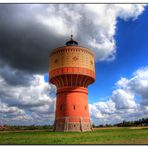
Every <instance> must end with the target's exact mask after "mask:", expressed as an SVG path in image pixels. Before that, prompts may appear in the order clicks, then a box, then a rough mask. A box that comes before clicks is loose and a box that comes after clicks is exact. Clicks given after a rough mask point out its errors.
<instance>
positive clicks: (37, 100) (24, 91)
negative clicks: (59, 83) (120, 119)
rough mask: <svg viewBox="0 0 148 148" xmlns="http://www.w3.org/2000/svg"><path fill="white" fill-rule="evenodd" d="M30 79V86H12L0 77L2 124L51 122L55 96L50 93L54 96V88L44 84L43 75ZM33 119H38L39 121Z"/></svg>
mask: <svg viewBox="0 0 148 148" xmlns="http://www.w3.org/2000/svg"><path fill="white" fill-rule="evenodd" d="M30 77H31V79H29V80H30V84H28V85H16V86H14V85H10V84H8V83H7V81H5V79H4V78H3V77H1V76H0V84H1V85H0V102H1V103H0V113H1V116H2V122H3V123H5V124H6V123H7V124H10V123H11V124H37V123H38V124H50V123H51V122H53V120H54V119H53V117H54V110H55V95H52V93H54V94H55V91H56V89H55V86H53V85H52V84H48V83H46V82H45V81H44V76H43V75H33V76H32V75H30ZM32 114H33V115H32ZM35 117H40V120H38V118H35ZM51 117H52V118H51ZM20 119H21V123H20V122H19V120H20ZM41 119H42V120H41ZM15 121H16V122H15Z"/></svg>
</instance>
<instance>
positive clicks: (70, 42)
mask: <svg viewBox="0 0 148 148" xmlns="http://www.w3.org/2000/svg"><path fill="white" fill-rule="evenodd" d="M65 45H66V46H78V42H77V41H75V40H73V35H72V34H71V39H70V40H69V41H67V42H66V44H65Z"/></svg>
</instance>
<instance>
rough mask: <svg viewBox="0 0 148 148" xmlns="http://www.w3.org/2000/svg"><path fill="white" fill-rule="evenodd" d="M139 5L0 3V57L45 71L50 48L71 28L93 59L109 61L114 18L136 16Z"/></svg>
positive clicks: (59, 43) (113, 45) (21, 66)
mask: <svg viewBox="0 0 148 148" xmlns="http://www.w3.org/2000/svg"><path fill="white" fill-rule="evenodd" d="M144 6H145V5H143V4H133V5H132V4H125V5H123V4H122V5H119V4H23V5H22V4H0V20H1V23H0V34H1V35H0V53H1V54H0V59H1V61H4V63H5V64H7V65H9V66H12V67H15V68H17V69H20V70H23V71H27V72H32V73H45V72H47V71H48V55H49V53H50V52H51V50H52V49H53V48H55V47H58V46H63V45H64V43H65V41H66V40H67V39H68V38H69V34H70V32H71V30H72V31H73V33H74V37H75V38H76V39H77V40H78V41H79V43H80V45H82V46H86V47H89V48H91V49H93V50H94V52H95V56H96V60H97V61H100V60H107V61H108V60H113V59H114V58H115V54H116V43H115V39H114V35H115V32H116V24H117V19H118V18H121V19H124V20H127V19H136V18H137V17H138V16H139V15H140V14H141V13H142V12H143V11H144Z"/></svg>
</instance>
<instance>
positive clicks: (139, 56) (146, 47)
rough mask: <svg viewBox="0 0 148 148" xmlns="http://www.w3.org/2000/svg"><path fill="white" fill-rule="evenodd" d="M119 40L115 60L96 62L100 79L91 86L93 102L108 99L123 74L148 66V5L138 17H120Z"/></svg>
mask: <svg viewBox="0 0 148 148" xmlns="http://www.w3.org/2000/svg"><path fill="white" fill-rule="evenodd" d="M115 40H116V48H117V53H116V58H115V60H113V61H109V62H104V61H103V62H97V63H96V65H95V67H96V82H95V83H94V84H92V85H90V86H89V102H90V103H93V102H97V101H99V100H102V99H103V100H107V99H108V97H109V96H110V95H111V93H112V91H113V90H114V89H115V83H116V82H117V81H118V80H119V79H120V78H121V77H126V78H130V77H132V73H133V72H134V71H136V70H137V69H139V68H140V67H145V66H147V65H148V7H147V8H146V9H145V11H144V12H143V14H141V15H140V16H139V17H138V19H137V20H132V19H130V20H127V21H124V20H122V19H118V22H117V28H116V35H115Z"/></svg>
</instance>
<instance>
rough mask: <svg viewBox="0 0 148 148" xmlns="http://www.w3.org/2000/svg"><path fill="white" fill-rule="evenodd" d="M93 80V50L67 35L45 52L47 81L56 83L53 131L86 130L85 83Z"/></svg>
mask: <svg viewBox="0 0 148 148" xmlns="http://www.w3.org/2000/svg"><path fill="white" fill-rule="evenodd" d="M94 81H95V66H94V53H93V52H92V51H91V50H89V49H87V48H84V47H80V46H78V43H77V42H76V41H74V40H73V39H72V36H71V39H70V40H69V41H68V42H66V46H64V47H59V48H56V49H54V50H53V51H52V53H51V54H50V56H49V82H50V83H52V84H54V85H56V87H57V94H56V96H57V98H56V112H55V122H54V131H90V130H91V129H92V128H91V122H90V116H89V106H88V89H87V87H88V85H89V84H91V83H93V82H94Z"/></svg>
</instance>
